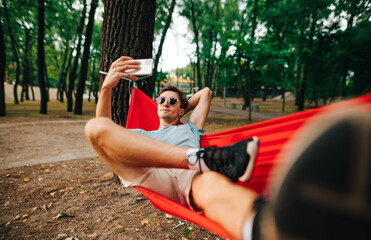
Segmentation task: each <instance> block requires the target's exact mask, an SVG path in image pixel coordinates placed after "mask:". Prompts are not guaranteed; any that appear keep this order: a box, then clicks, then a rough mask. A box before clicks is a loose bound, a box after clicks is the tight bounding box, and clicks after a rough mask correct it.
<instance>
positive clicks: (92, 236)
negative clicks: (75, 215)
mask: <svg viewBox="0 0 371 240" xmlns="http://www.w3.org/2000/svg"><path fill="white" fill-rule="evenodd" d="M97 236H98V233H92V234H89V235H88V237H90V238H96V237H97Z"/></svg>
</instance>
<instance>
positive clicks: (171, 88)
mask: <svg viewBox="0 0 371 240" xmlns="http://www.w3.org/2000/svg"><path fill="white" fill-rule="evenodd" d="M166 91H172V92H176V93H177V94H178V97H179V100H180V108H183V109H187V107H188V99H187V97H186V96H184V94H183V93H182V92H181V91H180V90H179V88H177V87H176V86H174V85H167V86H166V87H164V88H163V89H161V90H160V93H159V95H161V94H162V93H164V92H166Z"/></svg>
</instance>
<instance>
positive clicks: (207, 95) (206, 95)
mask: <svg viewBox="0 0 371 240" xmlns="http://www.w3.org/2000/svg"><path fill="white" fill-rule="evenodd" d="M200 100H201V101H202V100H206V102H210V100H211V90H210V89H209V88H207V87H206V88H203V89H201V90H200V91H198V92H197V93H196V94H195V95H193V96H192V97H191V98H190V99H189V101H188V107H187V109H186V112H190V111H192V110H193V109H195V107H196V106H197V105H198V103H199V102H200Z"/></svg>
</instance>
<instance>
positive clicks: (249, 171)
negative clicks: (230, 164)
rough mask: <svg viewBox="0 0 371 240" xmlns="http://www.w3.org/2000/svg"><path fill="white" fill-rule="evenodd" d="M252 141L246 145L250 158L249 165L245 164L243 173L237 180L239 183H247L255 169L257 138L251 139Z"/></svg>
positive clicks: (257, 147)
mask: <svg viewBox="0 0 371 240" xmlns="http://www.w3.org/2000/svg"><path fill="white" fill-rule="evenodd" d="M252 139H253V140H252V141H250V142H248V143H247V154H249V156H250V159H249V163H248V164H247V168H246V171H245V173H244V174H243V175H242V176H241V177H239V178H238V180H240V181H241V182H248V181H249V180H250V178H251V175H252V172H253V170H254V168H255V162H256V158H257V157H258V149H259V138H258V137H252Z"/></svg>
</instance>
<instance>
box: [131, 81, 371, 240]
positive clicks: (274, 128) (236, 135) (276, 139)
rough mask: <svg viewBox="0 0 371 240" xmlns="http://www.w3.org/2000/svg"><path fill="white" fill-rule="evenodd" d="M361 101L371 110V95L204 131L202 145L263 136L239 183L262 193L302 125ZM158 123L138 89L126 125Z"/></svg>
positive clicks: (161, 200)
mask: <svg viewBox="0 0 371 240" xmlns="http://www.w3.org/2000/svg"><path fill="white" fill-rule="evenodd" d="M359 104H366V105H367V106H368V107H370V109H371V94H367V95H364V96H362V97H358V98H355V99H351V100H348V101H344V102H341V103H337V104H333V105H331V106H325V107H321V108H316V109H312V110H307V111H303V112H299V113H294V114H290V115H287V116H284V117H280V118H276V119H273V120H268V121H264V122H259V123H255V124H251V125H247V126H244V127H240V128H236V129H231V130H227V131H223V132H218V133H211V134H205V135H203V136H202V138H201V147H207V146H218V147H219V146H226V145H230V144H233V143H235V142H237V141H241V140H243V139H246V138H250V137H252V136H258V137H259V138H260V146H259V152H258V158H257V161H256V165H255V169H254V172H253V174H252V177H251V180H250V181H249V182H248V183H241V182H240V183H239V184H240V185H243V186H245V187H247V188H250V189H253V190H254V191H256V192H258V193H261V192H263V191H264V190H265V188H266V186H267V183H268V182H269V179H270V178H272V176H271V175H272V174H271V171H272V168H273V166H274V165H275V164H277V163H279V162H280V159H282V158H281V157H280V156H279V153H280V150H281V148H282V147H283V145H284V144H285V143H286V142H287V141H288V139H289V138H290V136H291V135H292V134H293V133H294V132H295V131H296V130H297V129H298V128H300V126H302V125H303V124H304V123H305V122H306V121H307V120H308V119H309V118H311V117H313V116H314V115H316V114H317V113H319V112H321V111H323V110H326V109H329V108H342V107H344V106H347V105H359ZM158 126H159V118H158V116H157V104H156V103H155V102H154V101H153V100H152V99H151V98H149V97H148V96H147V95H145V94H144V93H143V92H141V91H140V90H138V89H136V88H135V89H134V91H133V93H132V96H131V101H130V107H129V113H128V119H127V124H126V127H127V128H141V129H144V130H156V129H158ZM135 188H136V189H137V190H138V191H139V192H140V193H141V194H142V195H143V196H145V197H146V198H147V199H148V200H149V201H150V202H151V203H152V204H153V205H154V206H155V207H156V208H158V209H160V210H161V211H163V212H166V213H169V214H171V215H173V216H176V217H179V218H182V219H185V220H187V221H190V222H193V223H195V224H197V225H199V226H201V227H203V228H205V229H207V230H209V231H211V232H213V233H215V234H217V235H219V236H221V237H224V238H229V239H233V237H232V236H231V234H229V233H228V232H226V231H225V230H224V229H223V228H222V227H221V226H220V225H218V224H217V223H215V222H213V221H211V220H210V219H208V218H206V217H205V216H204V215H202V214H198V213H196V212H194V211H192V210H191V209H189V208H188V207H185V206H182V205H180V204H178V203H176V202H174V201H172V200H169V199H167V198H165V197H163V196H161V195H159V194H157V193H155V192H153V191H150V190H148V189H146V188H143V187H135Z"/></svg>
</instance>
